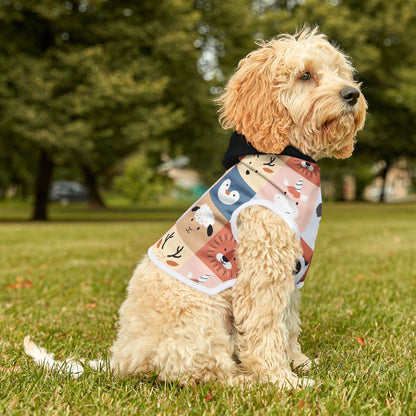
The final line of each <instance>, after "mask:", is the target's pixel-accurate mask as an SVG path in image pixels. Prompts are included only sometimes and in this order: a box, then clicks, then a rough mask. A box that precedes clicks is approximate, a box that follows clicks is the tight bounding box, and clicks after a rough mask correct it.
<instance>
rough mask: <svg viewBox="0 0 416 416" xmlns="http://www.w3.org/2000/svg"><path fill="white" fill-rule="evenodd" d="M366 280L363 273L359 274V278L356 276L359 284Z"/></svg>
mask: <svg viewBox="0 0 416 416" xmlns="http://www.w3.org/2000/svg"><path fill="white" fill-rule="evenodd" d="M363 279H364V274H363V273H360V274H358V275H357V276H355V279H354V280H355V281H356V282H359V281H360V280H363Z"/></svg>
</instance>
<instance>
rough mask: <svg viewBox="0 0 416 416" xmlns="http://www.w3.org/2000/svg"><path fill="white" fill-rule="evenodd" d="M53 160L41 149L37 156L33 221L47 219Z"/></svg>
mask: <svg viewBox="0 0 416 416" xmlns="http://www.w3.org/2000/svg"><path fill="white" fill-rule="evenodd" d="M53 167H54V164H53V161H52V159H50V157H49V155H48V154H47V153H46V152H45V151H44V150H42V152H41V154H40V158H39V166H38V173H37V178H36V182H35V205H34V207H33V216H32V220H33V221H46V220H47V219H48V212H47V209H48V194H49V188H50V185H51V181H52V172H53Z"/></svg>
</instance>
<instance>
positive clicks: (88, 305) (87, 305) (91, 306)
mask: <svg viewBox="0 0 416 416" xmlns="http://www.w3.org/2000/svg"><path fill="white" fill-rule="evenodd" d="M96 306H97V304H96V303H94V302H91V303H87V304H86V305H85V307H86V308H88V309H94V308H95V307H96Z"/></svg>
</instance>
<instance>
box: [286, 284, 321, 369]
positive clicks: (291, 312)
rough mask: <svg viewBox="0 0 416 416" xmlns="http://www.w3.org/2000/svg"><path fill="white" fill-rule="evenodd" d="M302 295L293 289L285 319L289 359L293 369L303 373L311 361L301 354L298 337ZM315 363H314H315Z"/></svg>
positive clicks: (309, 366) (308, 367)
mask: <svg viewBox="0 0 416 416" xmlns="http://www.w3.org/2000/svg"><path fill="white" fill-rule="evenodd" d="M301 298H302V294H301V293H300V290H299V289H295V290H294V291H293V293H292V294H291V296H290V300H289V306H288V308H287V315H286V318H285V321H286V325H287V328H288V330H289V358H290V360H291V361H292V362H293V367H294V368H295V369H296V368H298V369H299V370H300V371H302V372H303V373H306V372H307V371H309V370H310V369H311V367H312V364H313V362H312V360H311V359H310V358H308V357H307V356H306V355H305V354H303V353H302V350H301V347H300V344H299V341H298V337H299V335H300V333H301V327H300V318H299V306H300V301H301ZM315 362H316V361H315Z"/></svg>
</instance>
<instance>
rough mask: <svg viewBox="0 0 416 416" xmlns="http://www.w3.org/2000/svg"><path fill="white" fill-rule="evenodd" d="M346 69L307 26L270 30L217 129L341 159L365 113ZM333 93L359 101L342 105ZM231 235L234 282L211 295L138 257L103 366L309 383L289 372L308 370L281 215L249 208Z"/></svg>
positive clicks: (234, 87) (294, 251)
mask: <svg viewBox="0 0 416 416" xmlns="http://www.w3.org/2000/svg"><path fill="white" fill-rule="evenodd" d="M353 73H354V70H353V68H352V66H351V63H350V61H349V59H348V58H347V57H346V56H345V55H344V54H343V53H342V52H340V51H339V50H338V49H337V48H335V47H334V46H332V45H331V44H330V43H329V42H328V41H327V39H326V37H325V36H324V35H323V34H319V33H318V31H317V29H313V30H311V29H308V28H305V29H303V30H302V31H300V32H299V33H297V34H296V35H294V36H290V35H281V36H279V37H277V38H276V39H273V40H271V41H270V42H265V43H262V44H260V48H259V49H257V50H255V51H254V52H251V53H250V54H249V55H247V57H245V58H244V59H243V60H241V62H240V63H239V66H238V69H237V71H236V72H235V74H234V75H233V76H232V77H231V79H230V80H229V82H228V85H227V87H226V88H225V91H224V93H223V94H222V96H221V97H220V98H219V100H218V101H219V103H220V105H221V110H220V119H221V122H222V125H223V127H224V128H231V129H234V130H236V131H238V132H239V133H240V134H243V135H244V136H245V137H246V138H247V140H248V141H249V142H250V143H251V144H252V145H253V146H254V147H255V148H256V149H257V150H258V151H260V152H264V153H281V152H282V151H283V149H284V148H285V147H286V146H288V145H292V146H294V147H296V148H297V149H299V150H300V151H302V152H303V153H305V154H307V155H309V156H311V157H312V158H314V159H319V158H322V157H336V158H345V157H348V156H350V155H351V153H352V151H353V148H354V140H355V139H354V138H355V135H356V133H357V131H358V130H360V129H361V128H362V127H363V124H364V120H365V114H366V107H367V106H366V102H365V99H364V97H363V96H362V94H361V93H359V87H360V86H359V85H357V84H356V83H355V82H354V80H353ZM346 88H351V89H350V90H345V89H346ZM342 91H347V93H348V92H351V91H353V92H354V91H355V93H356V94H359V96H358V97H356V99H355V100H354V99H353V100H352V101H348V99H350V98H351V97H350V96H348V94H344V95H346V96H344V97H343V96H342V94H343V93H342ZM355 101H356V102H355ZM238 235H239V239H240V243H239V247H238V252H237V255H238V261H239V266H240V272H239V277H238V279H237V283H236V284H235V286H234V287H233V288H231V289H227V290H226V291H224V292H222V293H221V294H219V295H216V296H209V295H205V294H203V293H200V292H198V291H196V290H194V289H192V288H190V287H188V286H186V285H184V284H183V283H181V282H179V281H176V280H175V279H173V278H171V277H169V276H166V275H165V274H164V272H162V271H161V270H159V269H158V268H157V267H156V266H154V265H153V264H152V263H151V262H150V260H149V259H148V258H145V259H144V260H143V261H142V263H141V264H139V266H138V267H137V269H136V271H135V273H134V275H133V278H132V280H131V282H130V285H129V288H128V296H127V299H126V300H125V302H124V303H123V305H122V307H121V309H120V327H119V333H118V339H117V340H116V342H115V343H114V345H113V347H112V348H111V352H112V359H111V366H112V368H113V369H114V370H115V371H117V372H119V374H121V375H127V374H141V373H146V372H149V371H151V370H153V369H156V370H157V371H158V372H159V377H160V378H161V379H169V380H172V379H176V380H180V381H182V382H185V381H188V380H198V381H207V380H211V379H217V380H219V381H220V382H223V383H230V384H235V383H241V382H244V381H245V382H253V381H260V382H276V383H278V384H279V385H280V386H282V387H288V386H299V385H307V384H310V383H311V381H310V380H307V379H300V378H298V376H297V375H296V374H295V373H293V372H292V370H291V367H290V363H291V362H293V364H294V367H297V366H301V365H302V366H303V368H304V369H305V370H307V369H308V368H310V365H311V360H309V359H308V358H307V357H306V356H305V355H304V354H303V353H302V352H301V348H300V346H299V343H298V336H299V333H300V320H299V313H298V310H299V303H300V292H299V290H297V289H295V288H294V282H293V276H292V269H293V267H292V266H291V265H293V264H294V263H295V260H296V259H297V258H299V256H300V255H301V248H300V245H299V242H298V240H297V239H296V238H295V236H294V233H293V231H292V230H291V229H290V228H289V227H288V225H287V224H286V223H285V222H284V221H283V220H282V219H281V218H279V217H278V216H276V215H274V214H272V213H271V212H270V211H269V210H268V209H267V208H264V207H258V206H257V207H250V208H246V209H245V210H244V211H243V212H242V213H241V214H240V217H239V222H238Z"/></svg>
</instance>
